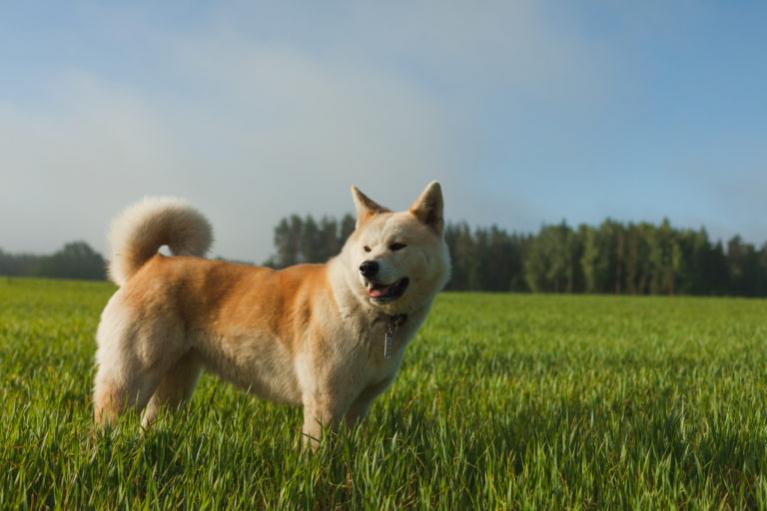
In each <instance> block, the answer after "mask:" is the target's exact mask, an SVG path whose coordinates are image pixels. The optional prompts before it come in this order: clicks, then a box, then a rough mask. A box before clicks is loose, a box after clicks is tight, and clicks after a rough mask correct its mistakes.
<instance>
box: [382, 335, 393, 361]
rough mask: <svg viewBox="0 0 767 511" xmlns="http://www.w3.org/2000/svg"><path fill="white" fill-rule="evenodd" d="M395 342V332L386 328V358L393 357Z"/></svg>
mask: <svg viewBox="0 0 767 511" xmlns="http://www.w3.org/2000/svg"><path fill="white" fill-rule="evenodd" d="M393 343H394V332H392V331H391V330H386V336H385V337H384V358H385V359H386V360H389V359H390V358H391V349H392V344H393Z"/></svg>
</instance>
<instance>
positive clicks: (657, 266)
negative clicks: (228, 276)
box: [268, 215, 767, 296]
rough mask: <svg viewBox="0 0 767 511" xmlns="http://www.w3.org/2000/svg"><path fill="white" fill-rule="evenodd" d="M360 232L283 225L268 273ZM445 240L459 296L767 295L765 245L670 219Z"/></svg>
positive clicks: (448, 234) (288, 221)
mask: <svg viewBox="0 0 767 511" xmlns="http://www.w3.org/2000/svg"><path fill="white" fill-rule="evenodd" d="M353 230H354V218H353V217H352V216H351V215H345V216H344V217H343V218H341V219H340V220H336V219H333V218H328V217H323V218H322V219H321V220H319V221H316V220H315V219H314V218H312V217H311V216H306V217H300V216H297V215H292V216H290V217H288V218H283V219H282V220H281V221H280V222H279V223H278V224H277V226H276V227H275V230H274V246H275V255H274V256H273V257H272V258H271V259H270V260H269V261H268V264H269V265H272V266H275V267H284V266H288V265H291V264H295V263H301V262H322V261H325V260H327V259H328V258H329V257H331V256H333V255H334V254H336V253H338V251H339V250H340V248H341V246H343V243H344V241H345V240H346V238H347V237H348V235H349V234H350V233H351V232H352V231H353ZM445 240H446V242H447V244H448V247H449V249H450V255H451V259H452V263H453V270H452V277H451V279H450V282H449V283H448V286H447V289H449V290H454V291H517V292H554V293H608V294H634V295H644V294H667V295H675V294H686V295H732V296H767V243H765V244H763V245H762V246H761V247H759V248H757V247H756V246H755V245H753V244H751V243H747V242H745V241H744V240H743V239H742V238H741V237H740V236H734V237H733V238H732V239H730V240H729V241H727V242H726V244H725V243H722V242H721V241H718V240H717V241H715V240H712V239H711V238H710V237H709V235H708V233H707V232H706V230H705V229H704V228H700V229H698V230H693V229H680V228H675V227H673V226H672V225H671V223H670V222H669V221H668V220H667V219H664V220H663V221H662V222H661V223H660V225H655V224H652V223H648V222H641V223H623V222H617V221H615V220H611V219H607V220H605V221H604V222H602V223H601V224H600V225H598V226H590V225H585V224H583V225H580V226H578V227H576V228H574V227H571V226H569V225H568V224H567V223H566V222H564V221H563V222H562V223H560V224H555V225H544V226H543V227H541V229H540V230H539V231H538V233H536V234H529V233H517V232H511V233H510V232H508V231H506V230H504V229H501V228H499V227H497V226H492V227H487V228H486V227H477V228H471V227H469V225H468V224H467V223H465V222H462V223H453V224H448V225H447V227H446V229H445Z"/></svg>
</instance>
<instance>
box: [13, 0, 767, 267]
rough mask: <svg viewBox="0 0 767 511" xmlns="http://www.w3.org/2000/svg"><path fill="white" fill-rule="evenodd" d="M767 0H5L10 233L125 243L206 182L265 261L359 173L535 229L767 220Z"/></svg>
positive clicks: (216, 209) (402, 196) (749, 234)
mask: <svg viewBox="0 0 767 511" xmlns="http://www.w3.org/2000/svg"><path fill="white" fill-rule="evenodd" d="M765 23H767V4H766V3H764V2H706V1H697V2H692V1H680V2H545V1H544V2H540V1H520V2H512V1H509V2H482V3H478V2H465V3H461V2H449V3H445V2H417V3H404V2H378V3H361V2H353V3H352V2H349V3H336V2H328V3H322V4H320V3H317V2H307V3H303V4H301V3H291V4H290V5H288V3H287V2H273V3H263V2H215V3H212V2H211V3H204V2H184V3H180V2H177V3H173V2H164V3H157V2H154V3H149V2H147V3H141V2H136V3H131V4H130V5H127V4H126V5H122V6H116V5H112V6H110V5H106V3H85V2H83V3H77V2H75V3H66V4H65V3H61V2H56V3H54V2H50V3H49V4H48V5H33V3H32V2H24V3H22V2H18V3H16V4H5V5H4V7H3V12H2V16H0V65H2V68H1V69H2V72H0V218H2V219H3V220H2V221H1V222H0V248H3V249H5V250H11V251H37V252H42V251H50V250H53V249H55V248H57V247H59V246H60V245H61V244H62V243H64V242H65V241H68V240H72V239H85V240H86V241H88V242H89V243H91V244H92V245H94V246H95V247H96V248H98V249H100V250H103V249H104V245H105V242H104V240H105V234H106V230H107V227H108V224H109V221H110V219H111V218H112V217H113V216H114V215H115V214H116V213H117V212H118V211H119V210H120V209H121V208H123V207H124V206H126V205H127V204H129V203H130V202H132V201H134V200H136V199H138V198H140V197H142V196H144V195H154V194H171V195H180V196H184V197H187V198H189V199H190V200H191V201H192V202H193V203H195V204H196V205H198V206H199V208H200V209H201V210H202V211H203V212H204V213H205V214H206V215H207V216H209V217H210V219H211V221H212V222H213V224H214V226H215V230H216V237H217V241H216V245H215V246H214V253H216V254H220V255H225V256H228V257H233V258H239V259H249V260H262V259H264V258H265V257H266V256H268V255H269V253H270V251H271V237H272V227H273V225H274V224H275V223H276V222H277V221H278V220H279V218H280V217H282V216H285V215H287V214H290V213H293V212H298V213H302V214H303V213H312V214H315V215H322V214H331V215H339V214H341V213H343V212H346V211H349V210H350V209H351V202H350V197H349V191H348V188H349V185H351V184H356V185H358V186H360V187H361V188H362V189H363V190H364V191H366V192H367V193H369V194H370V195H371V196H373V197H374V198H376V199H378V200H379V201H380V202H382V203H384V204H387V205H390V206H391V207H393V208H404V207H406V206H407V205H408V203H409V202H410V201H411V200H412V199H413V198H414V197H415V196H416V195H417V194H418V192H419V191H420V190H421V188H422V187H423V186H424V185H425V184H426V183H427V182H428V181H430V180H432V179H438V180H440V181H441V182H442V183H443V187H444V190H445V195H446V207H447V216H448V217H449V219H451V220H467V221H468V222H469V223H471V224H480V225H487V224H490V223H496V224H498V225H501V226H503V227H505V228H507V229H512V230H536V229H537V228H538V227H539V226H540V225H541V224H543V223H552V222H559V221H560V220H562V219H566V220H567V221H568V222H570V223H571V224H578V223H581V222H588V223H598V222H600V221H601V220H603V219H604V218H605V217H607V216H610V217H613V218H617V219H620V220H627V221H628V220H631V221H640V220H649V221H659V220H660V219H661V218H662V217H664V216H667V217H669V218H670V219H671V221H672V222H673V223H674V224H675V225H678V226H689V227H694V228H697V227H699V226H701V225H705V226H706V227H707V228H708V229H709V232H710V233H711V234H712V235H713V236H714V237H720V238H728V237H730V236H732V235H734V234H735V233H740V234H742V235H743V236H744V237H745V238H746V239H748V240H751V241H755V242H758V243H762V242H763V241H765V240H767V143H765V142H766V141H767V59H766V58H765V54H767V35H765V31H764V26H765Z"/></svg>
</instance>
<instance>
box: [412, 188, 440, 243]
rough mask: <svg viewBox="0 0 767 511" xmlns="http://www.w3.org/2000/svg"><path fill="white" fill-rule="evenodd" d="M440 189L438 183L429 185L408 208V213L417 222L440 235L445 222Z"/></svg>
mask: <svg viewBox="0 0 767 511" xmlns="http://www.w3.org/2000/svg"><path fill="white" fill-rule="evenodd" d="M442 208H443V201H442V187H441V186H440V185H439V183H438V182H436V181H432V182H431V183H429V184H428V185H427V186H426V188H425V189H424V191H423V192H421V195H420V196H419V197H418V198H417V199H416V201H415V202H414V203H413V205H412V206H410V213H412V214H413V215H415V217H416V218H418V220H420V221H421V222H423V223H424V224H426V225H427V226H429V227H430V228H431V229H432V230H433V231H434V232H436V233H437V234H439V235H442V231H443V229H444V228H445V220H444V218H443V216H442Z"/></svg>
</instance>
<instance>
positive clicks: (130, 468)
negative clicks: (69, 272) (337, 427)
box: [0, 278, 767, 510]
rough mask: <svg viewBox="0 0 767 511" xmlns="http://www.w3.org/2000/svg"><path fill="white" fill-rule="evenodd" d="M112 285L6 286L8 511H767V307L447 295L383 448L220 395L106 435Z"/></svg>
mask: <svg viewBox="0 0 767 511" xmlns="http://www.w3.org/2000/svg"><path fill="white" fill-rule="evenodd" d="M113 289H114V288H113V287H111V286H109V285H107V284H102V283H80V282H55V281H31V280H7V279H3V278H0V420H2V426H0V467H1V468H0V508H2V509H40V508H53V509H125V510H134V509H173V510H175V509H179V508H187V509H376V510H378V509H562V508H572V509H623V508H637V509H671V508H688V509H720V508H725V509H727V508H732V509H737V508H760V509H764V508H765V507H767V476H765V470H766V469H767V413H765V402H766V401H767V384H766V382H767V378H766V377H767V373H766V372H765V369H766V368H767V349H766V348H767V301H764V300H738V299H693V298H646V297H640V298H629V297H601V296H600V297H588V296H550V295H486V294H444V295H442V296H440V298H439V300H438V301H437V304H436V306H435V308H434V310H433V311H432V313H431V316H430V318H429V320H428V322H427V324H426V325H425V327H424V328H423V329H422V330H421V332H420V334H419V335H418V338H417V339H416V340H415V342H414V343H413V344H412V345H411V347H410V348H409V350H408V353H407V355H406V359H405V364H404V366H403V370H402V371H401V373H400V374H399V376H398V378H397V380H396V381H395V383H394V385H393V386H392V387H391V388H390V389H389V391H388V392H387V393H386V394H384V395H383V396H382V397H381V398H380V399H379V400H378V401H376V403H375V404H374V406H373V408H372V410H371V414H370V416H369V419H368V421H367V422H366V427H365V428H363V429H357V430H354V431H351V432H342V433H340V434H338V435H335V436H334V437H330V438H329V439H328V441H326V442H325V443H324V444H323V445H322V447H321V448H320V450H319V451H318V452H317V453H315V454H307V453H304V452H302V451H301V450H300V449H299V448H298V445H299V436H300V435H299V431H300V427H301V412H300V410H299V409H297V408H290V407H285V406H277V405H272V404H269V403H265V402H262V401H258V400H257V399H255V398H253V397H251V396H248V395H246V394H244V393H242V392H240V391H237V390H235V389H233V388H232V387H230V386H229V385H226V384H223V383H221V382H219V381H217V380H216V379H215V378H214V377H211V376H205V377H204V378H203V379H202V380H201V382H200V385H199V386H198V389H197V392H196V393H195V396H194V399H193V401H192V403H191V406H189V407H188V408H186V409H185V410H184V411H183V412H182V413H180V414H179V415H176V416H173V417H169V418H167V419H164V420H163V421H162V422H161V423H160V424H158V425H157V427H155V428H154V429H152V430H151V431H150V432H149V433H147V434H146V435H142V434H141V432H140V428H139V424H138V418H137V417H136V416H132V417H126V418H125V419H124V420H122V421H121V422H120V424H119V425H118V426H117V427H116V428H115V429H114V430H111V431H108V432H95V431H94V429H93V427H92V419H91V414H92V409H91V403H90V386H91V380H92V376H93V354H94V350H95V343H94V340H93V337H94V331H95V328H96V324H97V322H98V317H99V313H100V310H101V308H102V307H103V305H104V303H105V302H106V300H107V298H108V297H109V295H110V294H111V293H112V291H113Z"/></svg>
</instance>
